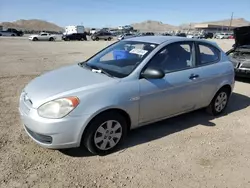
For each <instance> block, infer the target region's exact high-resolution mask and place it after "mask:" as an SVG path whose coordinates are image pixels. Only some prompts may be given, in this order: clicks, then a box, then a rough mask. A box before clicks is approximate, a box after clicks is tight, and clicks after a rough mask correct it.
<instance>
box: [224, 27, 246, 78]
mask: <svg viewBox="0 0 250 188" xmlns="http://www.w3.org/2000/svg"><path fill="white" fill-rule="evenodd" d="M234 36H235V44H234V46H233V48H232V49H231V50H229V51H228V52H227V53H226V54H227V55H228V57H229V59H230V61H232V63H233V65H234V70H235V75H236V76H238V77H247V78H250V26H245V27H238V28H235V29H234Z"/></svg>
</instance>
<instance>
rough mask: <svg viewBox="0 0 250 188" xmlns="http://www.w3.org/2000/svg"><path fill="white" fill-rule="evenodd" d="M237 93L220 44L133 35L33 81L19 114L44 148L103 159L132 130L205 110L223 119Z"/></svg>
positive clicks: (227, 61)
mask: <svg viewBox="0 0 250 188" xmlns="http://www.w3.org/2000/svg"><path fill="white" fill-rule="evenodd" d="M233 88H234V68H233V65H232V63H231V62H230V61H229V59H228V57H227V56H226V55H225V53H224V52H223V51H222V50H221V49H220V48H219V47H218V45H216V44H215V43H211V42H209V41H202V40H197V39H186V38H180V37H173V36H171V37H166V36H146V37H145V36H143V37H133V38H129V39H124V40H121V41H118V42H116V43H114V44H111V45H110V46H108V47H107V48H105V49H103V50H101V51H100V52H99V53H97V54H96V55H94V56H93V57H91V58H89V59H88V60H86V61H84V62H80V63H78V64H74V65H68V66H66V67H63V68H59V69H57V70H54V71H50V72H48V73H45V74H44V75H40V76H39V77H37V78H35V79H34V80H32V81H31V82H30V83H28V85H26V86H25V88H24V89H23V91H22V93H21V96H20V104H19V112H20V116H21V119H22V122H23V125H24V129H25V131H26V132H27V134H28V135H29V136H30V137H31V138H32V139H33V140H34V141H35V142H37V143H38V144H40V145H41V146H43V147H47V148H54V149H59V148H71V147H79V146H84V147H86V148H87V149H88V150H89V151H90V152H92V153H94V154H100V155H103V154H107V153H110V152H112V151H114V150H115V149H116V148H117V147H118V146H119V144H120V143H121V142H122V141H123V140H124V139H125V137H126V135H127V133H128V131H129V130H131V129H135V128H138V127H140V126H143V125H146V124H149V123H153V122H157V121H160V120H163V119H166V118H170V117H173V116H177V115H180V114H183V113H187V112H190V111H193V110H197V109H202V108H206V109H207V111H208V112H210V113H211V114H213V115H215V116H216V115H219V114H222V113H223V112H224V110H225V109H226V107H227V104H228V101H229V98H230V96H231V93H232V91H233ZM193 118H196V117H193Z"/></svg>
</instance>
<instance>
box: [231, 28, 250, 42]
mask: <svg viewBox="0 0 250 188" xmlns="http://www.w3.org/2000/svg"><path fill="white" fill-rule="evenodd" d="M234 38H235V46H234V47H239V46H243V45H250V26H244V27H238V28H235V29H234Z"/></svg>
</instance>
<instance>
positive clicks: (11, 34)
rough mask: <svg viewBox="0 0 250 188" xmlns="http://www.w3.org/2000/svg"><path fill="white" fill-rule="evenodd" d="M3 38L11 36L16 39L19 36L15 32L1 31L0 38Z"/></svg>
mask: <svg viewBox="0 0 250 188" xmlns="http://www.w3.org/2000/svg"><path fill="white" fill-rule="evenodd" d="M1 36H11V37H15V36H17V35H16V33H13V32H7V31H0V37H1Z"/></svg>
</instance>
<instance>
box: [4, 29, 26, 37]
mask: <svg viewBox="0 0 250 188" xmlns="http://www.w3.org/2000/svg"><path fill="white" fill-rule="evenodd" d="M0 36H23V31H21V30H17V29H14V28H8V29H6V30H2V31H0Z"/></svg>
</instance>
